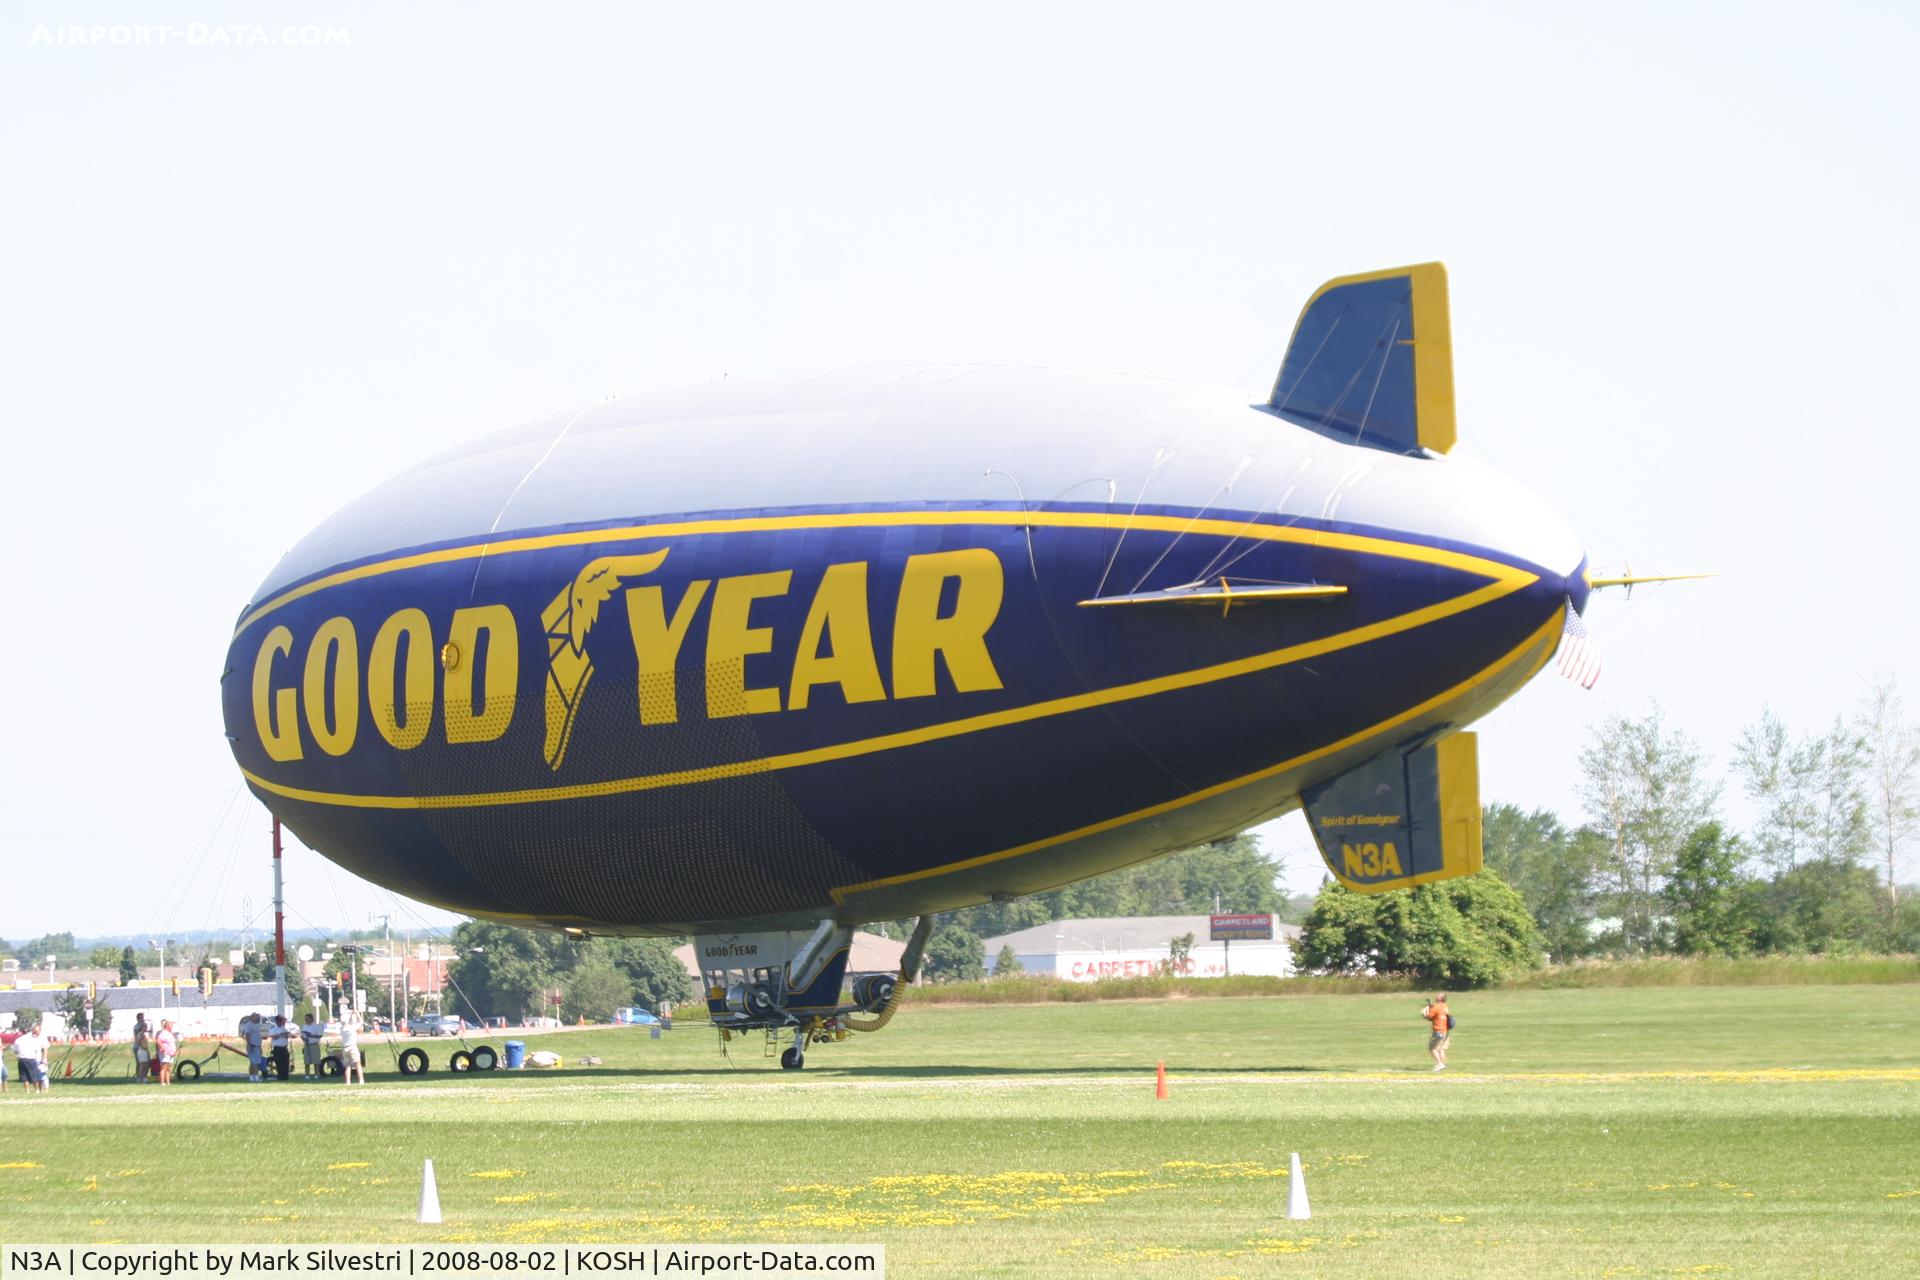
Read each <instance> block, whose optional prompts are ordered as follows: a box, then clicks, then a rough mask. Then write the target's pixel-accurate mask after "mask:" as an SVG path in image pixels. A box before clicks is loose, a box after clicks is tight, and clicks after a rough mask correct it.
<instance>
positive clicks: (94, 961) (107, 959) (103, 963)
mask: <svg viewBox="0 0 1920 1280" xmlns="http://www.w3.org/2000/svg"><path fill="white" fill-rule="evenodd" d="M119 963H120V948H118V947H95V948H94V949H93V950H92V951H89V952H88V953H87V968H89V969H111V968H113V967H114V966H115V965H117V964H119Z"/></svg>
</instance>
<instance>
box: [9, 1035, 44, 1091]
mask: <svg viewBox="0 0 1920 1280" xmlns="http://www.w3.org/2000/svg"><path fill="white" fill-rule="evenodd" d="M13 1057H14V1060H15V1061H16V1062H18V1063H19V1064H20V1083H21V1084H22V1085H24V1086H25V1087H26V1090H27V1092H28V1093H45V1092H46V1091H47V1040H46V1037H45V1036H43V1035H41V1034H40V1028H39V1027H38V1026H34V1027H29V1028H28V1029H27V1030H25V1031H23V1032H21V1033H20V1038H19V1039H17V1040H15V1041H14V1042H13Z"/></svg>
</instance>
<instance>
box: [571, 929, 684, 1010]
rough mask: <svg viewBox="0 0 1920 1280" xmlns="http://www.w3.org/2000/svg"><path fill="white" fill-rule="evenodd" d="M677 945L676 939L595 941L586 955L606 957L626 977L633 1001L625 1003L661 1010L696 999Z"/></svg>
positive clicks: (609, 939)
mask: <svg viewBox="0 0 1920 1280" xmlns="http://www.w3.org/2000/svg"><path fill="white" fill-rule="evenodd" d="M678 945H679V940H678V939H674V938H596V939H595V940H594V941H593V942H591V943H589V944H588V945H587V951H588V952H589V953H599V954H602V955H604V956H605V957H606V959H607V960H608V962H609V963H611V964H612V965H613V966H614V967H615V968H617V969H618V970H620V972H621V973H623V974H625V975H626V978H627V982H628V984H629V988H630V990H629V995H630V997H631V999H630V1000H629V1001H627V1002H623V1003H632V1002H635V1001H637V1002H638V1003H640V1004H643V1005H646V1006H647V1007H648V1008H650V1009H658V1008H660V1007H661V1006H662V1005H665V1004H679V1003H681V1002H682V1001H686V1000H691V999H693V997H694V985H693V978H692V977H691V976H690V975H689V974H688V973H687V966H685V965H683V964H681V963H680V960H679V957H677V956H675V955H674V954H673V949H674V948H675V947H676V946H678ZM583 959H584V957H583ZM616 1007H618V1006H616Z"/></svg>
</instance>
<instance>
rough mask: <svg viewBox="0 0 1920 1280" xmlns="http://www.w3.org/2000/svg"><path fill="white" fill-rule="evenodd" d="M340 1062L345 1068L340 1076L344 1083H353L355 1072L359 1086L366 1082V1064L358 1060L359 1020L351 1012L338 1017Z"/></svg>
mask: <svg viewBox="0 0 1920 1280" xmlns="http://www.w3.org/2000/svg"><path fill="white" fill-rule="evenodd" d="M340 1061H341V1064H342V1065H343V1067H344V1068H345V1069H344V1070H343V1071H341V1073H340V1075H341V1078H342V1079H343V1080H345V1081H346V1083H348V1084H352V1083H353V1077H354V1073H355V1072H358V1073H359V1075H360V1083H361V1084H365V1083H366V1082H367V1068H366V1064H365V1063H363V1062H362V1061H361V1060H360V1019H359V1017H358V1015H356V1014H355V1013H354V1012H353V1011H352V1010H348V1011H347V1012H346V1013H343V1014H341V1015H340Z"/></svg>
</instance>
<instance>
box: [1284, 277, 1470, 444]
mask: <svg viewBox="0 0 1920 1280" xmlns="http://www.w3.org/2000/svg"><path fill="white" fill-rule="evenodd" d="M1265 407H1266V408H1267V410H1268V411H1269V412H1271V413H1274V414H1276V415H1277V416H1279V417H1282V418H1285V419H1287V420H1288V421H1289V422H1296V423H1299V424H1300V425H1301V426H1304V427H1311V428H1313V429H1314V430H1316V431H1322V432H1325V433H1326V434H1328V435H1332V436H1337V437H1339V438H1340V439H1343V440H1348V441H1350V442H1352V443H1354V444H1364V445H1370V446H1372V447H1373V448H1376V449H1386V450H1389V451H1391V452H1394V453H1418V452H1419V451H1420V450H1422V449H1431V450H1432V451H1433V452H1435V453H1445V452H1447V450H1449V449H1451V448H1453V441H1454V422H1453V336H1452V321H1451V319H1450V316H1449V313H1448V305H1447V269H1446V268H1445V267H1443V266H1441V265H1440V264H1439V263H1437V262H1424V263H1421V264H1419V265H1418V266H1412V267H1392V268H1389V269H1388V270H1386V271H1370V272H1368V273H1366V274H1364V275H1357V276H1341V277H1340V278H1339V279H1337V280H1329V281H1327V283H1325V284H1323V285H1321V286H1320V288H1319V289H1318V290H1316V291H1315V292H1314V295H1313V297H1311V298H1309V299H1308V300H1307V305H1306V308H1305V310H1303V311H1301V313H1300V320H1299V323H1298V324H1296V325H1295V326H1294V329H1293V341H1292V342H1291V343H1290V344H1289V345H1288V347H1287V355H1286V359H1285V360H1283V361H1282V362H1281V365H1280V376H1279V377H1278V378H1277V379H1276V380H1275V381H1274V384H1273V395H1272V396H1271V397H1270V398H1269V399H1268V401H1267V404H1266V406H1265Z"/></svg>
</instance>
